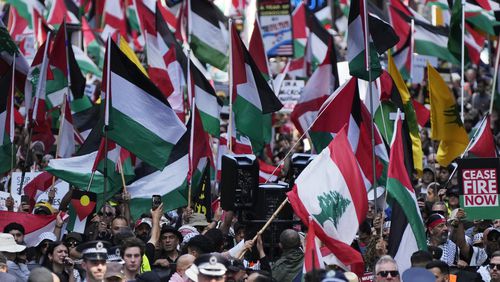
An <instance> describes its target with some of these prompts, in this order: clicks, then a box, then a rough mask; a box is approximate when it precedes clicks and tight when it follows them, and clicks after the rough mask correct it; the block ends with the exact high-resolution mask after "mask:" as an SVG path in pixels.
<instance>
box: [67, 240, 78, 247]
mask: <svg viewBox="0 0 500 282" xmlns="http://www.w3.org/2000/svg"><path fill="white" fill-rule="evenodd" d="M66 245H68V246H69V247H76V246H78V242H76V241H70V242H67V243H66Z"/></svg>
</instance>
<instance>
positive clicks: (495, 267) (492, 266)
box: [490, 263, 500, 270]
mask: <svg viewBox="0 0 500 282" xmlns="http://www.w3.org/2000/svg"><path fill="white" fill-rule="evenodd" d="M490 269H491V270H493V269H496V270H500V264H499V263H490Z"/></svg>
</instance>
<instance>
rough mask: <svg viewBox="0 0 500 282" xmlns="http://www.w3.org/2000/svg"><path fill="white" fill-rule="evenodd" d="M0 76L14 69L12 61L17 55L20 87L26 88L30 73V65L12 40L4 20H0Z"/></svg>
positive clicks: (17, 79) (17, 74)
mask: <svg viewBox="0 0 500 282" xmlns="http://www.w3.org/2000/svg"><path fill="white" fill-rule="evenodd" d="M0 42H2V44H0V77H2V76H4V75H5V74H6V73H7V72H8V71H10V70H11V69H12V62H13V61H14V56H15V57H16V66H15V67H16V75H15V82H16V87H17V88H18V89H24V83H25V80H26V75H27V74H28V70H29V65H28V62H26V59H25V58H24V56H23V55H22V54H21V52H20V51H19V49H18V47H17V45H16V43H15V42H14V41H13V40H12V38H11V37H10V35H9V32H8V31H7V28H6V27H5V26H4V24H3V22H2V21H0Z"/></svg>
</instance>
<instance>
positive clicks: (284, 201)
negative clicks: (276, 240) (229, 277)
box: [238, 198, 289, 259]
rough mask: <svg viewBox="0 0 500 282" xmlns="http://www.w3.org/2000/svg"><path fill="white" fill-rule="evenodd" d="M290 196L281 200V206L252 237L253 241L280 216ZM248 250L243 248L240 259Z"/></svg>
mask: <svg viewBox="0 0 500 282" xmlns="http://www.w3.org/2000/svg"><path fill="white" fill-rule="evenodd" d="M288 202H289V201H288V198H285V200H283V202H281V204H280V205H279V207H278V208H277V209H276V210H275V211H274V213H273V214H272V215H271V217H270V218H269V219H268V220H267V222H266V223H265V224H264V226H262V228H261V229H260V230H259V231H258V232H257V234H255V236H254V237H253V238H252V241H254V242H255V240H257V237H259V236H260V235H262V233H264V231H266V229H267V227H269V225H270V224H271V223H272V222H273V220H274V219H275V218H276V217H277V216H278V214H279V213H280V211H281V210H282V209H283V208H284V207H285V205H286V203H288ZM246 252H247V250H243V252H242V253H241V254H240V256H239V257H238V259H242V258H243V256H245V253H246Z"/></svg>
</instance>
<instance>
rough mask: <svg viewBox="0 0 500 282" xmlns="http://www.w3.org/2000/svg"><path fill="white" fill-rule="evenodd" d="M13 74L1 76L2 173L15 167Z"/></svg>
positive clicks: (0, 136)
mask: <svg viewBox="0 0 500 282" xmlns="http://www.w3.org/2000/svg"><path fill="white" fill-rule="evenodd" d="M12 86H13V74H12V69H11V71H9V72H7V73H6V74H4V75H3V76H2V77H1V78H0V89H1V90H0V91H1V92H0V159H1V160H2V161H1V162H0V173H5V172H7V171H9V170H11V169H12V168H13V165H14V164H13V163H12V162H13V160H12V158H13V155H12V154H13V148H12V146H13V141H14V104H13V103H14V100H13V98H14V89H12Z"/></svg>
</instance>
